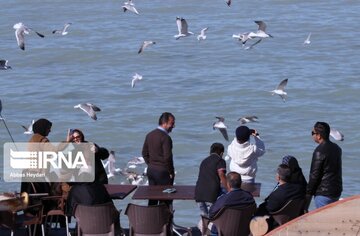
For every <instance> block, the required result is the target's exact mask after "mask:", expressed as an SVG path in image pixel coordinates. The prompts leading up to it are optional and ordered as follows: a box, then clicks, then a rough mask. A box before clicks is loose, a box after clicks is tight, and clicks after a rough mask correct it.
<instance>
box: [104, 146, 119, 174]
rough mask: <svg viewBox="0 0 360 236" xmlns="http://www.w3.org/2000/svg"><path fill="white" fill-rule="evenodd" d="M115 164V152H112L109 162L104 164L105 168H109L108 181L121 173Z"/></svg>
mask: <svg viewBox="0 0 360 236" xmlns="http://www.w3.org/2000/svg"><path fill="white" fill-rule="evenodd" d="M115 162H116V159H115V152H114V151H110V153H109V157H108V160H107V162H106V163H105V164H104V168H106V167H107V168H108V175H107V177H108V179H109V178H111V177H114V176H115V175H116V174H117V173H120V172H121V169H120V168H116V167H115Z"/></svg>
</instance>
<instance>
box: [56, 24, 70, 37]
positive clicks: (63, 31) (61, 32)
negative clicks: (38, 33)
mask: <svg viewBox="0 0 360 236" xmlns="http://www.w3.org/2000/svg"><path fill="white" fill-rule="evenodd" d="M70 25H71V23H66V24H65V25H64V28H62V29H61V30H53V32H52V33H53V34H56V33H58V34H61V35H67V34H68V33H69V32H67V31H66V30H67V29H68V28H69V26H70Z"/></svg>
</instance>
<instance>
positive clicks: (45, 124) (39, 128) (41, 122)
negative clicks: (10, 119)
mask: <svg viewBox="0 0 360 236" xmlns="http://www.w3.org/2000/svg"><path fill="white" fill-rule="evenodd" d="M51 126H52V123H51V122H50V121H49V120H47V119H44V118H41V119H38V120H37V121H35V122H34V124H33V126H32V127H33V131H34V134H40V135H42V136H47V135H48V134H49V132H48V131H49V130H50V129H51Z"/></svg>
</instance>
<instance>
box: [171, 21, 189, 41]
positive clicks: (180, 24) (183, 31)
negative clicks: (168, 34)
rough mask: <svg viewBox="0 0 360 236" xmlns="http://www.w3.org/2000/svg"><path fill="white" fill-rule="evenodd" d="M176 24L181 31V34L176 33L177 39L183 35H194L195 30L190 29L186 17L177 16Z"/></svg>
mask: <svg viewBox="0 0 360 236" xmlns="http://www.w3.org/2000/svg"><path fill="white" fill-rule="evenodd" d="M176 25H177V28H178V31H179V34H176V35H174V37H175V39H179V38H181V37H187V36H189V35H193V34H194V33H193V32H190V31H188V24H187V22H186V20H185V19H184V18H180V17H176Z"/></svg>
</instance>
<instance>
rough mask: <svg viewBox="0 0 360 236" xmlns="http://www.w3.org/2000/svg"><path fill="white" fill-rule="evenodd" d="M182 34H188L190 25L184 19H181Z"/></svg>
mask: <svg viewBox="0 0 360 236" xmlns="http://www.w3.org/2000/svg"><path fill="white" fill-rule="evenodd" d="M181 33H182V34H187V33H188V24H187V22H186V20H185V19H184V18H181Z"/></svg>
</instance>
